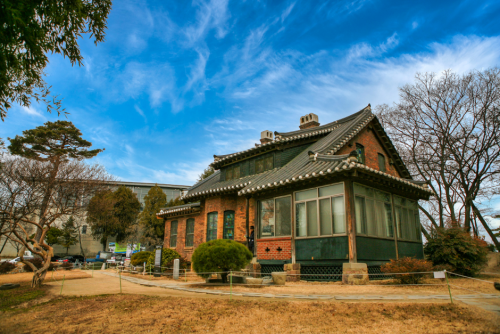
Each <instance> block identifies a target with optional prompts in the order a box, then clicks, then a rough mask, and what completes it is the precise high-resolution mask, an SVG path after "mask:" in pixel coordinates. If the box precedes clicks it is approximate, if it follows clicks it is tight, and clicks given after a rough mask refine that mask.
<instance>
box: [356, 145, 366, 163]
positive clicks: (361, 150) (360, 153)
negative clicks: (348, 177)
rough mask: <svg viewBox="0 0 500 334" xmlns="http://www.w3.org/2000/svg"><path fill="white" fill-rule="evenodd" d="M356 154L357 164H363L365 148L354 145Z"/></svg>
mask: <svg viewBox="0 0 500 334" xmlns="http://www.w3.org/2000/svg"><path fill="white" fill-rule="evenodd" d="M356 153H357V154H358V156H357V158H358V162H359V163H360V164H365V147H364V146H363V145H361V144H358V143H356Z"/></svg>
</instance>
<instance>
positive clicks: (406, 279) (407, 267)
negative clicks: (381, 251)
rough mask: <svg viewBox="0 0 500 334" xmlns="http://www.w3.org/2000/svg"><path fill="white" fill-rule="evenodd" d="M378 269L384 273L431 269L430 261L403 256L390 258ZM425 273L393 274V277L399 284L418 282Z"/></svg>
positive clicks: (416, 271)
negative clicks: (394, 258) (397, 258)
mask: <svg viewBox="0 0 500 334" xmlns="http://www.w3.org/2000/svg"><path fill="white" fill-rule="evenodd" d="M380 271H382V272H383V273H386V274H398V273H412V272H414V273H419V272H426V271H432V262H430V261H426V260H417V259H415V258H413V257H403V258H401V259H399V260H391V262H389V263H386V264H384V265H382V266H381V267H380ZM425 275H426V274H401V275H394V278H395V279H396V280H398V281H399V282H400V283H401V284H419V283H420V280H421V279H422V278H423V277H424V276H425Z"/></svg>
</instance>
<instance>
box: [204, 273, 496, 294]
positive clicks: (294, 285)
mask: <svg viewBox="0 0 500 334" xmlns="http://www.w3.org/2000/svg"><path fill="white" fill-rule="evenodd" d="M481 278H482V279H485V280H488V281H494V282H500V278H492V277H481ZM449 282H450V288H451V292H452V294H456V295H467V294H476V293H487V294H495V293H499V292H498V291H497V290H495V288H494V286H493V284H491V283H485V282H480V281H476V280H471V279H467V278H453V279H450V280H449ZM422 283H424V284H441V286H436V285H435V286H427V285H411V286H398V285H397V284H399V283H397V282H395V281H393V280H384V281H371V282H370V283H369V284H370V285H357V286H351V285H342V283H341V282H306V281H301V282H287V283H286V285H285V286H269V287H263V288H258V289H256V288H250V287H245V286H244V285H233V291H234V292H259V293H272V294H303V295H313V294H323V295H327V294H332V295H364V294H367V295H370V294H372V295H373V294H375V295H428V294H448V287H447V286H446V285H445V284H446V282H445V281H444V280H440V279H424V280H422ZM208 288H209V289H216V290H229V286H227V285H226V286H210V287H208ZM464 288H465V289H467V290H465V289H464Z"/></svg>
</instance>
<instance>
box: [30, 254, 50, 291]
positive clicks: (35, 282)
mask: <svg viewBox="0 0 500 334" xmlns="http://www.w3.org/2000/svg"><path fill="white" fill-rule="evenodd" d="M44 255H45V256H46V258H44V259H43V261H44V263H43V266H42V267H41V268H40V269H37V270H33V279H32V280H31V287H32V288H39V287H40V286H41V285H42V283H43V281H44V280H45V275H47V271H48V270H49V267H50V259H52V256H54V249H53V248H52V247H50V246H49V250H48V251H47V252H46V253H45V254H44Z"/></svg>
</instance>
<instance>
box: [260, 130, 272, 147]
mask: <svg viewBox="0 0 500 334" xmlns="http://www.w3.org/2000/svg"><path fill="white" fill-rule="evenodd" d="M272 141H273V133H272V132H271V131H269V130H264V131H262V132H261V133H260V143H261V144H265V143H270V142H272Z"/></svg>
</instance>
